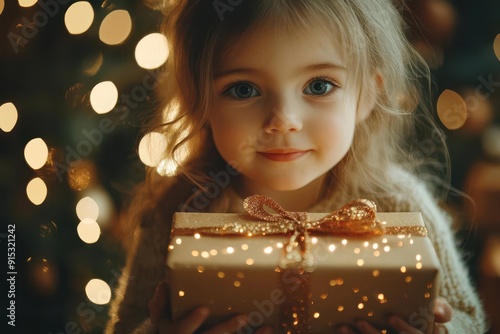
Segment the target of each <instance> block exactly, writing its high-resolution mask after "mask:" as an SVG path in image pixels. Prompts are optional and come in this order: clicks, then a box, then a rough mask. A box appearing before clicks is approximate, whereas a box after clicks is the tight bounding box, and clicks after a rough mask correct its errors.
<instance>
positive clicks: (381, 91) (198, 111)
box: [132, 0, 439, 219]
mask: <svg viewBox="0 0 500 334" xmlns="http://www.w3.org/2000/svg"><path fill="white" fill-rule="evenodd" d="M232 4H233V5H232V6H231V5H229V4H227V3H225V2H224V3H222V2H217V1H207V0H180V1H174V2H173V4H172V5H167V6H166V8H165V15H166V18H165V24H164V27H163V31H164V33H165V35H166V37H167V40H168V42H169V47H170V56H169V59H168V61H167V63H166V68H165V72H164V77H163V78H162V81H161V82H160V84H159V89H158V93H159V96H160V98H161V99H162V102H163V103H162V105H163V107H162V108H160V109H159V112H158V114H157V115H156V117H155V118H154V119H153V120H152V122H151V123H150V127H148V128H147V129H146V131H151V130H152V129H154V131H158V132H162V133H163V134H164V135H165V136H166V137H167V142H168V147H167V150H166V152H165V157H167V158H173V157H176V156H178V152H179V150H181V149H183V150H185V151H186V152H188V155H187V157H186V158H185V159H184V160H182V161H179V162H178V167H177V175H176V176H173V177H161V176H158V174H157V173H156V171H154V170H151V171H150V173H149V174H148V176H147V180H146V182H145V184H144V185H143V187H142V191H141V195H137V196H136V198H141V200H138V201H136V205H135V209H132V211H134V210H135V211H141V210H142V212H144V211H147V210H145V209H144V208H145V207H147V208H150V209H151V210H153V209H155V208H157V207H158V201H162V200H164V198H165V196H166V195H165V194H166V193H168V192H171V191H172V187H177V188H178V190H176V192H177V194H176V196H175V200H173V201H174V202H175V204H172V203H170V204H169V208H168V210H167V209H165V210H164V211H165V212H166V213H165V214H166V215H167V216H168V215H171V214H172V213H173V211H172V210H174V211H175V210H178V209H179V208H180V207H179V205H180V204H182V203H189V202H190V201H192V200H193V198H195V197H196V196H197V195H199V194H202V193H203V192H204V191H205V190H206V189H205V185H206V184H207V183H208V182H213V181H214V180H213V177H211V176H210V175H209V174H210V173H209V172H210V171H212V172H215V171H219V170H222V169H224V168H225V164H226V162H225V161H223V159H222V158H221V157H220V155H219V154H218V152H217V150H216V149H215V146H214V143H213V139H212V137H211V133H210V128H209V127H208V125H207V118H208V114H209V111H210V105H211V102H212V98H213V86H212V77H213V69H214V67H215V66H216V64H217V62H218V61H220V59H222V58H223V57H224V56H228V55H230V53H231V50H232V48H231V46H232V45H233V44H234V42H235V41H237V40H238V39H239V38H242V37H243V36H244V35H245V34H250V33H252V27H256V26H263V25H264V26H269V27H271V28H277V29H286V30H288V31H292V32H297V33H304V32H311V31H314V29H323V30H324V31H326V32H328V33H329V34H331V35H332V43H338V45H339V46H340V48H341V50H343V53H344V54H343V56H344V59H346V60H347V61H348V64H347V67H348V73H350V74H351V75H352V78H353V80H351V81H350V85H352V86H353V87H354V85H355V86H356V87H357V88H358V89H359V90H360V92H361V93H360V95H362V94H369V93H370V92H369V87H371V86H370V80H372V81H373V80H374V78H375V77H377V78H378V92H377V100H376V105H375V107H374V109H373V111H372V112H371V113H370V115H369V116H368V118H367V119H365V120H364V121H362V122H359V123H358V125H357V128H356V131H355V135H354V141H353V144H352V147H351V149H350V150H349V152H348V154H347V155H346V156H345V157H344V159H343V160H342V161H341V162H340V163H339V164H338V165H337V166H335V167H334V168H333V170H332V171H331V173H330V174H331V175H330V176H331V178H329V180H330V182H336V183H337V184H339V185H341V188H342V189H343V191H346V192H348V193H349V195H350V196H352V197H359V196H363V195H366V194H368V195H369V194H372V196H373V194H374V193H376V194H377V197H386V198H389V197H390V196H391V194H394V193H395V192H397V191H398V190H399V189H398V187H397V185H396V184H395V183H394V182H390V181H388V180H387V178H384V177H381V175H382V174H383V173H384V172H386V171H388V170H390V169H391V168H393V167H394V166H399V167H400V168H403V169H405V170H409V171H410V172H411V173H414V172H416V170H417V169H419V170H420V171H423V168H422V167H424V166H426V165H428V164H425V163H423V162H426V161H427V160H428V159H418V158H419V157H418V155H415V154H412V152H411V151H412V147H411V143H412V140H414V138H417V137H416V134H417V130H415V129H417V128H419V127H420V128H429V127H430V128H432V129H433V131H435V129H436V128H433V124H434V123H433V122H432V120H431V119H430V116H429V112H428V110H430V108H429V106H428V105H426V103H425V102H424V101H428V100H426V99H425V95H426V94H425V92H427V93H428V92H429V90H430V79H429V78H430V74H429V69H428V67H427V66H426V64H425V62H424V61H423V60H422V58H421V57H420V56H419V55H418V54H417V52H416V51H415V50H414V49H413V47H412V46H411V45H410V43H409V42H408V41H407V39H406V38H405V34H404V22H403V18H402V15H400V13H399V12H398V10H397V8H396V7H395V6H394V5H393V4H392V3H391V1H390V0H370V1H366V0H321V1H320V0H317V1H310V0H251V1H244V0H240V1H237V0H235V1H233V2H232ZM166 120H168V121H166ZM438 137H439V136H438ZM409 143H410V144H409ZM420 158H422V157H421V156H420ZM424 158H427V157H424ZM212 175H213V174H212ZM192 189H197V190H196V191H194V190H192ZM328 190H329V184H325V196H327V195H328ZM144 198H149V201H144ZM218 199H219V200H220V196H219V198H218ZM137 203H139V204H137ZM147 203H149V204H147ZM167 211H168V212H167ZM169 217H170V216H168V217H167V219H169Z"/></svg>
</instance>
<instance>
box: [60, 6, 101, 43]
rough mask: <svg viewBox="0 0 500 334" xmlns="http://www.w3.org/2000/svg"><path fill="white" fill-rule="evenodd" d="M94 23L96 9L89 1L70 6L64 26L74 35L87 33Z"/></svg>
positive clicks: (65, 15)
mask: <svg viewBox="0 0 500 334" xmlns="http://www.w3.org/2000/svg"><path fill="white" fill-rule="evenodd" d="M93 21H94V9H93V8H92V5H91V4H90V3H89V2H87V1H78V2H75V3H74V4H72V5H71V6H69V8H68V10H67V11H66V14H64V24H65V25H66V29H68V32H69V33H70V34H72V35H79V34H83V33H84V32H86V31H87V30H88V29H89V28H90V26H91V25H92V22H93Z"/></svg>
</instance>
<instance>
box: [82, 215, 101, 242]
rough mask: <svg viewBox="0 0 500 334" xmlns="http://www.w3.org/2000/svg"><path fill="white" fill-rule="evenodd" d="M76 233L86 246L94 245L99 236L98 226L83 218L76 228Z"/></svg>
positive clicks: (93, 221) (94, 222)
mask: <svg viewBox="0 0 500 334" xmlns="http://www.w3.org/2000/svg"><path fill="white" fill-rule="evenodd" d="M76 231H77V233H78V236H79V237H80V239H82V241H83V242H85V243H86V244H93V243H96V242H97V240H99V237H100V236H101V228H100V227H99V224H97V222H96V221H95V220H93V219H90V218H84V219H83V220H82V221H81V222H80V223H79V224H78V226H77V227H76Z"/></svg>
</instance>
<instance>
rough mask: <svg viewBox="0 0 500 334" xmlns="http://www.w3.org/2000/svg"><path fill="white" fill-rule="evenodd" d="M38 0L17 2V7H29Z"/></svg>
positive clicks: (20, 0)
mask: <svg viewBox="0 0 500 334" xmlns="http://www.w3.org/2000/svg"><path fill="white" fill-rule="evenodd" d="M37 1H38V0H19V6H21V7H31V6H33V5H34V4H36V2H37Z"/></svg>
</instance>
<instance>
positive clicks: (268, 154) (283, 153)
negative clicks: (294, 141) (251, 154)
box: [258, 149, 309, 162]
mask: <svg viewBox="0 0 500 334" xmlns="http://www.w3.org/2000/svg"><path fill="white" fill-rule="evenodd" d="M308 152H309V150H299V149H274V150H268V151H264V152H258V153H259V154H260V155H261V156H263V157H264V158H266V159H269V160H272V161H277V162H288V161H293V160H297V159H298V158H300V157H302V156H304V155H306V154H307V153H308Z"/></svg>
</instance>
